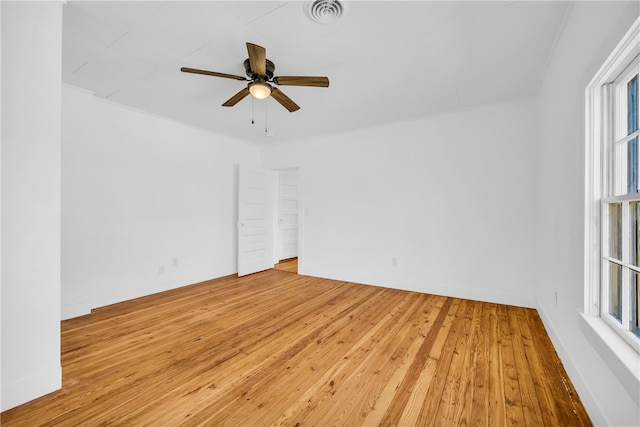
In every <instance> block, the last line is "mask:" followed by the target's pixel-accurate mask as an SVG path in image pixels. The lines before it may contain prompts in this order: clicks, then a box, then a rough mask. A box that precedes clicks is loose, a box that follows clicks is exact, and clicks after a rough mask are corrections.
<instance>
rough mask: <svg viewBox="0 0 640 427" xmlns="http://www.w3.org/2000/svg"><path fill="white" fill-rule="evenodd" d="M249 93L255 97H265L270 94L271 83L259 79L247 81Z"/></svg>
mask: <svg viewBox="0 0 640 427" xmlns="http://www.w3.org/2000/svg"><path fill="white" fill-rule="evenodd" d="M249 93H251V95H253V97H254V98H256V99H265V98H268V97H269V95H271V85H270V84H268V83H265V82H262V81H260V80H258V81H255V82H251V83H249Z"/></svg>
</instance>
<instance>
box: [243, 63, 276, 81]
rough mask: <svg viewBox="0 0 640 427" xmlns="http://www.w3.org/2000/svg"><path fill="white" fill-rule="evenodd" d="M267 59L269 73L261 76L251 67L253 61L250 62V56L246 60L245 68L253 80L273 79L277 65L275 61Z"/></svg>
mask: <svg viewBox="0 0 640 427" xmlns="http://www.w3.org/2000/svg"><path fill="white" fill-rule="evenodd" d="M266 61H267V75H266V76H261V75H260V74H257V73H254V72H253V70H252V69H251V63H250V62H249V58H247V59H245V60H244V70H245V72H246V73H247V76H248V77H249V78H250V79H251V80H265V81H267V80H271V79H272V78H273V72H274V71H275V69H276V66H275V65H274V63H273V62H271V61H269V60H268V59H267V60H266Z"/></svg>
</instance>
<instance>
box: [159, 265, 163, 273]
mask: <svg viewBox="0 0 640 427" xmlns="http://www.w3.org/2000/svg"><path fill="white" fill-rule="evenodd" d="M158 274H164V265H159V266H158Z"/></svg>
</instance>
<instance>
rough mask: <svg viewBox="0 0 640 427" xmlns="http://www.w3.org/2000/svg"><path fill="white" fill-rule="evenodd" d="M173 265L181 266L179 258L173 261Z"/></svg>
mask: <svg viewBox="0 0 640 427" xmlns="http://www.w3.org/2000/svg"><path fill="white" fill-rule="evenodd" d="M171 264H172V265H173V266H174V267H177V266H178V265H180V259H179V258H177V257H176V258H173V260H171Z"/></svg>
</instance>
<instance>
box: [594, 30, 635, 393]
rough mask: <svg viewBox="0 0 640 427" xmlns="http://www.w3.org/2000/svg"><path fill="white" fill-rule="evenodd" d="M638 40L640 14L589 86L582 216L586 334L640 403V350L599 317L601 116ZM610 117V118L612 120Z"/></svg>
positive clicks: (604, 162) (604, 161)
mask: <svg viewBox="0 0 640 427" xmlns="http://www.w3.org/2000/svg"><path fill="white" fill-rule="evenodd" d="M639 44H640V18H638V19H636V21H635V22H634V23H633V25H632V26H631V28H630V29H629V31H627V33H626V34H625V36H624V37H623V38H622V40H621V41H620V43H619V44H618V46H616V48H615V49H614V51H613V52H612V53H611V55H609V57H608V58H607V60H606V61H605V63H604V65H603V66H602V67H601V68H600V69H599V70H598V72H597V73H596V75H595V76H594V77H593V79H592V80H591V82H590V83H589V84H588V85H587V88H586V90H585V101H586V102H585V123H586V129H585V144H586V147H585V222H584V224H585V225H584V227H585V229H584V238H585V241H584V261H585V262H584V280H585V292H584V307H583V313H582V319H583V320H584V322H583V326H585V327H586V329H585V331H587V332H588V333H585V337H586V338H587V339H588V340H589V341H590V343H591V344H592V346H593V347H594V349H595V350H596V351H597V352H598V353H600V354H601V356H602V357H603V358H604V360H607V361H610V364H615V366H611V370H612V371H613V372H614V374H615V375H616V377H618V379H619V380H620V382H621V383H622V384H624V385H625V388H626V389H627V391H628V392H629V394H630V395H631V396H632V398H633V400H634V401H635V402H636V404H640V392H639V390H640V370H639V369H637V368H638V367H639V366H640V353H638V352H637V351H635V349H634V348H633V347H632V346H631V345H630V343H629V342H628V341H627V340H625V339H624V338H622V336H620V335H619V334H618V333H616V332H614V330H613V328H611V327H610V326H609V325H608V324H607V322H606V321H605V320H603V318H602V317H600V303H601V295H600V281H601V260H602V252H601V242H602V240H601V239H602V236H601V226H600V224H601V219H602V208H601V200H602V199H603V196H604V193H603V190H604V189H603V188H602V187H603V182H604V181H603V179H604V178H605V177H606V176H607V175H606V174H607V173H608V166H609V161H610V159H609V158H608V157H609V156H608V150H601V147H602V143H603V138H608V135H611V134H612V133H611V129H609V128H605V127H604V126H607V124H604V125H603V124H602V123H601V120H600V119H601V117H606V116H607V115H608V116H609V117H611V114H612V111H611V110H610V101H609V100H610V97H611V96H612V95H613V94H612V93H611V92H612V89H613V88H612V87H611V85H610V83H612V82H613V81H614V80H615V79H616V77H617V76H619V75H620V74H621V73H622V72H623V71H624V70H625V68H626V67H627V65H628V64H629V63H630V62H631V61H632V60H633V59H634V58H635V57H636V56H637V55H638V45H639ZM611 122H612V120H609V123H611Z"/></svg>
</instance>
